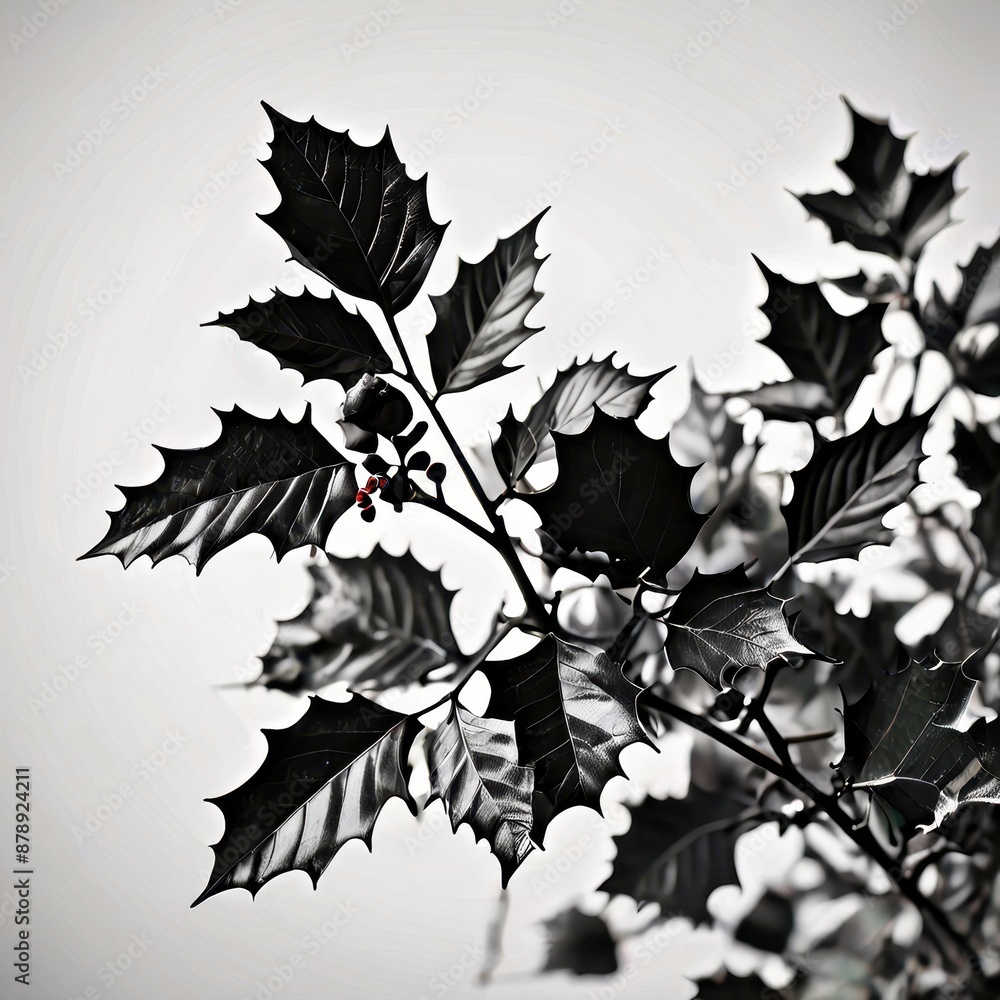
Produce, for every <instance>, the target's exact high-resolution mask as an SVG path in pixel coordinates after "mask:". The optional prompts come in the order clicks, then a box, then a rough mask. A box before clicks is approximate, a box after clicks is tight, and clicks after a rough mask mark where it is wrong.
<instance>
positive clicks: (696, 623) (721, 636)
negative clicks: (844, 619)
mask: <svg viewBox="0 0 1000 1000" xmlns="http://www.w3.org/2000/svg"><path fill="white" fill-rule="evenodd" d="M785 603H786V602H785V601H783V600H780V599H779V598H777V597H772V596H771V595H770V594H769V593H768V592H767V590H766V589H765V590H757V589H754V587H753V585H752V584H751V583H750V581H749V580H748V579H747V574H746V570H745V569H744V567H742V566H737V567H735V568H734V569H731V570H729V571H728V572H727V573H713V574H709V575H703V574H702V573H700V572H698V570H695V573H694V576H693V577H692V578H691V580H690V582H689V583H687V584H686V585H685V586H684V589H683V590H682V591H681V593H680V596H679V597H678V598H677V600H676V601H675V602H674V604H673V605H672V606H671V607H670V609H669V611H668V612H667V640H666V649H667V656H668V657H669V659H670V665H671V666H672V667H675V668H676V667H687V668H688V669H690V670H694V671H697V672H698V673H699V674H701V676H702V677H704V678H705V680H706V681H708V683H709V684H711V685H712V686H713V687H714V688H718V689H719V690H721V689H722V688H723V687H728V686H730V685H731V684H732V681H733V678H734V677H735V676H736V673H737V672H738V671H739V670H741V669H742V668H743V667H760V668H761V670H763V669H764V668H765V667H766V666H767V665H768V663H770V662H771V661H772V660H774V659H777V658H779V657H780V658H781V659H783V660H787V658H788V656H789V655H793V656H794V655H798V656H813V657H814V656H816V655H817V654H816V653H814V652H813V650H811V649H809V648H808V647H807V646H803V645H802V643H800V642H798V641H797V640H796V639H795V638H794V636H793V635H792V633H791V630H790V629H789V627H788V621H787V620H786V618H785V615H784V612H783V610H782V609H783V607H784V605H785Z"/></svg>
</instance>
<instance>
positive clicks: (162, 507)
mask: <svg viewBox="0 0 1000 1000" xmlns="http://www.w3.org/2000/svg"><path fill="white" fill-rule="evenodd" d="M213 412H214V413H216V414H217V415H218V417H219V419H220V420H221V421H222V433H221V434H220V435H219V438H218V440H216V441H215V443H214V444H211V445H209V446H208V447H206V448H191V449H182V450H174V449H172V448H160V447H158V446H156V445H154V447H155V448H156V449H157V451H159V452H160V454H161V455H162V456H163V461H164V469H163V472H162V473H161V474H160V476H159V478H158V479H157V480H156V481H155V482H153V483H150V484H149V485H148V486H119V487H118V489H120V490H121V492H122V493H123V494H124V495H125V506H124V507H122V508H121V510H118V511H114V512H112V511H108V513H109V514H110V515H111V527H110V528H109V529H108V533H107V535H105V537H104V539H103V540H102V541H101V542H99V543H98V544H97V545H95V546H94V547H93V548H92V549H91V550H90V551H89V552H86V553H85V554H84V555H82V556H81V557H80V558H81V559H89V558H91V557H93V556H99V555H114V556H117V557H118V558H119V559H120V560H121V562H122V565H123V566H125V567H128V566H129V565H130V564H131V563H132V562H134V561H135V560H136V559H137V558H138V557H139V556H141V555H148V556H150V557H151V559H152V561H153V564H154V565H155V564H156V563H158V562H159V561H160V560H161V559H166V558H167V556H172V555H175V554H178V553H179V554H180V555H182V556H184V558H185V559H186V560H187V561H188V562H189V563H192V564H193V565H194V567H195V569H196V571H197V572H198V573H200V572H201V570H202V568H203V567H204V565H205V563H206V562H208V560H209V559H211V558H212V556H214V555H215V554H216V553H217V552H220V551H221V550H222V549H224V548H225V547H226V546H227V545H232V543H233V542H236V541H239V539H241V538H244V537H245V536H247V535H249V534H252V533H254V532H258V533H260V534H262V535H264V536H265V537H266V538H267V539H268V540H269V541H270V542H271V544H272V545H273V546H274V551H275V554H276V555H277V557H278V559H279V560H280V559H281V558H282V557H283V556H284V555H285V554H286V553H287V552H290V551H291V550H292V549H294V548H298V547H299V546H302V545H321V546H322V545H325V544H326V539H327V535H329V534H330V530H331V528H332V527H333V525H334V522H336V521H337V519H338V518H339V517H340V516H341V515H342V514H344V513H345V512H346V511H347V510H349V509H350V508H351V506H353V504H354V498H355V494H356V493H357V482H356V478H355V473H354V465H353V464H352V463H351V462H349V461H348V460H347V459H346V458H344V456H343V455H341V454H340V453H339V452H338V451H337V450H336V449H335V448H334V447H333V445H331V444H330V442H329V441H327V440H326V438H324V437H323V436H322V435H321V434H320V433H319V432H318V431H317V430H316V429H315V428H314V427H313V426H312V424H311V423H310V407H309V406H306V412H305V415H304V416H303V417H302V419H301V420H300V421H299V422H298V423H297V424H293V423H291V422H290V421H288V420H286V419H285V418H284V417H283V416H282V415H281V414H280V413H279V414H278V415H277V416H276V417H273V418H272V419H270V420H265V419H263V418H261V417H255V416H253V414H251V413H247V412H246V411H245V410H241V409H240V408H239V407H235V408H234V409H233V410H231V411H228V412H223V411H220V410H213Z"/></svg>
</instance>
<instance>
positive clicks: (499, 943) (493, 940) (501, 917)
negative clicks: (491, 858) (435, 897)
mask: <svg viewBox="0 0 1000 1000" xmlns="http://www.w3.org/2000/svg"><path fill="white" fill-rule="evenodd" d="M509 912H510V896H509V895H508V894H507V890H506V889H501V890H500V896H499V898H498V899H497V905H496V909H495V910H494V911H493V916H492V917H491V919H490V922H489V925H488V926H487V928H486V957H485V958H484V959H483V965H482V968H481V969H480V970H479V976H478V977H477V982H478V983H479V985H480V986H485V985H486V984H487V983H489V981H490V980H491V979H492V978H493V973H494V972H495V971H496V967H497V966H498V965H499V964H500V960H501V959H502V958H503V929H504V926H505V924H506V923H507V914H508V913H509Z"/></svg>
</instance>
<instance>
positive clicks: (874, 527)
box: [783, 413, 930, 562]
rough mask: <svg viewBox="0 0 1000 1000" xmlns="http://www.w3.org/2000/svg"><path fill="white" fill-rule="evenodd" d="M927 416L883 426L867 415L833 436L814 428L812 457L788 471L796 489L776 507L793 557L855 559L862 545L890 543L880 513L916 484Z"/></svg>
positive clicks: (910, 418)
mask: <svg viewBox="0 0 1000 1000" xmlns="http://www.w3.org/2000/svg"><path fill="white" fill-rule="evenodd" d="M929 420H930V414H929V413H925V414H922V415H921V416H919V417H904V419H902V420H900V421H898V422H897V423H894V424H890V425H888V426H883V425H882V424H880V423H878V421H877V420H876V419H875V416H874V414H873V415H872V416H871V417H870V418H869V419H868V422H867V423H866V424H865V425H864V427H862V428H861V429H860V430H858V431H856V432H855V433H854V434H850V435H848V436H846V437H842V438H839V439H838V440H836V441H824V440H823V439H822V438H821V437H819V435H818V434H816V431H815V429H814V430H813V439H814V450H813V456H812V458H811V459H810V460H809V463H808V464H807V465H806V466H805V468H803V469H800V470H799V471H798V472H793V473H792V483H793V485H794V489H795V492H794V494H793V496H792V500H791V503H789V504H788V505H787V506H786V507H785V508H784V510H783V514H784V517H785V523H786V524H787V526H788V544H789V550H790V551H791V552H792V561H793V562H799V561H801V560H803V559H805V558H806V557H807V556H808V561H809V562H824V561H825V560H827V559H841V558H854V557H856V556H857V554H858V553H859V552H860V551H861V550H862V549H863V548H864V547H865V546H866V545H873V544H881V545H887V544H888V543H889V542H890V541H891V540H892V532H891V531H890V529H888V528H886V527H884V526H883V524H882V518H883V517H884V516H885V515H886V513H888V511H889V510H891V509H892V508H893V507H895V506H896V505H897V504H900V503H902V502H903V501H904V500H905V499H906V498H907V497H908V496H909V494H910V491H911V490H912V489H913V488H914V487H915V486H916V485H917V466H918V465H919V464H920V462H921V461H922V460H923V459H924V458H925V457H926V456H925V455H924V453H923V451H922V450H921V442H922V440H923V437H924V433H925V431H926V430H927V425H928V422H929Z"/></svg>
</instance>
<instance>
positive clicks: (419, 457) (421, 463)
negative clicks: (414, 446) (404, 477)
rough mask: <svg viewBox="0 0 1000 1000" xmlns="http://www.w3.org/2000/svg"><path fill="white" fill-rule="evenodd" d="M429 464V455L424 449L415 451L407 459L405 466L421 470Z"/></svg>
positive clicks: (417, 470)
mask: <svg viewBox="0 0 1000 1000" xmlns="http://www.w3.org/2000/svg"><path fill="white" fill-rule="evenodd" d="M430 464H431V456H430V455H428V454H427V452H426V451H415V452H414V453H413V454H412V455H411V456H410V457H409V458H408V459H407V460H406V467H407V468H408V469H414V470H415V471H416V472H423V471H424V469H426V468H427V466H428V465H430Z"/></svg>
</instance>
